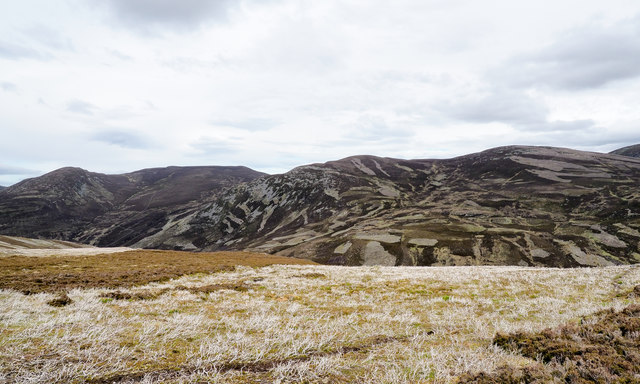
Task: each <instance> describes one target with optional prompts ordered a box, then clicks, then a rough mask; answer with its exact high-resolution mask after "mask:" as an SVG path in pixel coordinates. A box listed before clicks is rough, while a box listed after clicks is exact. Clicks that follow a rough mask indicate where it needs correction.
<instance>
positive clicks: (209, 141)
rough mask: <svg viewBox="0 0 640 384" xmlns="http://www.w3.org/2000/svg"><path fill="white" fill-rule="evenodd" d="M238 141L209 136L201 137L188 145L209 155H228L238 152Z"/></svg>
mask: <svg viewBox="0 0 640 384" xmlns="http://www.w3.org/2000/svg"><path fill="white" fill-rule="evenodd" d="M240 141H241V139H238V140H229V139H224V140H221V139H215V138H211V137H201V138H200V139H199V140H198V141H196V142H193V143H191V144H190V146H191V147H192V148H193V149H195V150H196V151H197V152H199V153H200V154H202V153H206V154H211V155H214V156H215V155H229V154H233V153H237V152H240Z"/></svg>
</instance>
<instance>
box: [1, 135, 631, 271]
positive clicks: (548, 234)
mask: <svg viewBox="0 0 640 384" xmlns="http://www.w3.org/2000/svg"><path fill="white" fill-rule="evenodd" d="M177 168H180V167H177ZM163 169H164V171H162V172H160V173H163V172H164V173H163V175H164V176H163V175H159V176H158V177H160V176H163V177H160V179H159V180H162V181H163V182H164V183H165V184H166V185H165V187H164V188H168V189H162V188H160V187H158V185H157V183H156V184H153V183H152V184H153V185H155V187H154V188H150V189H146V190H145V188H142V189H140V187H139V186H138V187H135V188H134V190H135V191H134V193H131V191H130V190H129V189H130V188H132V187H131V185H130V184H127V183H124V182H123V179H117V180H116V179H113V180H111V179H110V180H111V182H112V183H115V184H109V183H108V182H107V181H108V180H103V182H102V183H98V184H99V185H98V186H97V187H96V188H97V189H99V188H98V187H99V186H102V187H104V188H105V189H107V190H109V188H111V186H113V185H119V189H118V188H116V189H117V190H112V194H113V196H114V198H113V199H112V200H109V202H111V204H112V205H110V206H106V208H107V209H106V210H105V212H102V213H98V214H96V215H94V216H92V217H91V218H90V220H85V221H84V222H83V223H82V225H75V227H74V230H66V231H58V232H57V233H52V234H53V235H54V236H57V238H61V239H64V240H74V241H80V242H85V243H90V244H92V245H98V246H123V245H124V246H133V247H144V248H163V249H182V250H205V251H213V250H225V249H229V250H239V249H247V250H254V251H262V252H268V253H275V254H281V255H285V256H295V257H301V258H308V259H311V260H314V261H317V262H322V263H327V264H344V265H361V264H365V265H374V264H375V265H476V264H500V265H502V264H510V265H514V264H515V265H518V264H519V265H547V266H560V267H569V266H580V265H613V264H622V263H636V262H640V252H639V250H638V246H639V243H640V232H639V229H640V218H639V217H638V216H640V196H639V194H638V192H637V190H638V188H637V187H638V184H639V183H638V180H640V159H637V158H633V157H623V156H619V155H617V154H602V153H597V152H584V151H577V150H572V149H569V148H555V147H531V146H506V147H498V148H492V149H488V150H486V151H482V152H478V153H474V154H470V155H464V156H458V157H455V158H451V159H433V160H429V159H424V160H422V159H417V160H403V159H394V158H388V157H377V156H369V155H362V156H351V157H347V158H344V159H340V160H335V161H329V162H326V163H314V164H308V165H303V166H300V167H296V168H294V169H292V170H291V171H289V172H286V173H283V174H278V175H266V174H261V173H257V172H255V171H253V172H251V171H252V170H248V169H245V171H244V173H243V175H244V178H242V177H236V176H234V177H231V176H232V175H231V174H228V175H227V176H229V177H230V178H228V179H224V178H222V179H224V180H226V181H225V182H220V183H217V184H216V183H211V182H205V183H203V180H206V179H207V177H204V176H202V175H200V176H201V177H199V178H198V177H195V179H194V178H188V177H187V178H185V177H184V176H182V179H180V180H183V181H187V182H188V183H190V182H191V181H190V180H199V182H201V183H202V184H199V185H200V187H198V188H196V189H197V191H198V192H199V193H189V194H188V196H186V197H188V198H187V199H185V198H183V199H178V201H173V200H171V198H169V197H170V196H173V194H178V195H179V194H180V193H184V191H183V189H184V188H181V187H180V183H179V180H177V179H175V180H174V179H173V178H170V177H167V175H168V174H170V173H171V172H170V171H168V170H167V169H168V168H163ZM236 171H237V170H236ZM136 172H142V171H136ZM136 172H132V173H130V174H127V175H132V174H135V173H136ZM158 172H159V171H157V172H156V173H158ZM187 173H188V172H187ZM143 174H144V175H145V177H146V178H147V179H149V178H153V177H155V176H152V174H153V172H149V171H148V170H147V171H145V172H143ZM120 176H121V175H120ZM138 176H140V175H138ZM192 176H193V175H192ZM93 177H94V179H95V178H98V179H100V177H99V176H93ZM129 177H130V178H131V177H132V176H129ZM132 178H133V179H135V178H136V177H132ZM143 178H144V177H143ZM125 179H126V177H125ZM127 180H129V179H127ZM129 182H131V181H130V180H129ZM118 183H124V184H118ZM182 187H184V185H183V186H182ZM136 188H137V189H136ZM9 190H10V191H12V190H11V188H10V189H9ZM87 191H89V192H91V191H93V189H91V188H88V189H87ZM123 191H125V192H126V193H125V192H123ZM127 191H128V192H127ZM170 191H174V192H170ZM89 192H85V193H89ZM8 194H10V193H7V192H6V191H2V192H0V212H6V211H5V207H6V204H7V198H6V196H7V195H8ZM158 194H159V196H165V197H166V198H161V199H160V201H161V202H164V204H159V205H154V202H153V201H154V197H153V196H156V195H158ZM89 195H91V194H90V193H89ZM104 195H105V194H98V197H101V196H104ZM121 195H122V196H125V197H126V196H129V197H128V198H126V199H124V200H122V201H120V200H118V198H117V197H118V196H121ZM131 196H133V197H131ZM14 197H15V198H16V199H9V200H10V201H14V200H16V201H17V203H20V204H17V205H16V207H18V208H19V206H20V205H21V204H22V203H24V202H25V201H29V200H28V199H27V200H25V199H24V196H22V197H20V196H14ZM116 200H117V201H119V203H118V204H114V203H113V202H115V201H116ZM16 201H14V202H16ZM99 203H100V200H99V199H94V200H92V201H91V204H88V205H87V207H93V206H94V205H95V206H97V208H104V207H105V205H100V204H99ZM92 204H93V205H92ZM22 207H23V210H27V211H28V208H29V204H26V206H25V205H24V204H22ZM32 208H33V207H32ZM76 208H77V207H76ZM16 209H17V208H16ZM2 216H4V214H3V215H1V216H0V233H5V234H15V233H6V232H7V230H8V226H7V225H8V224H7V220H3V219H2ZM23 216H24V215H23ZM76 224H78V223H76ZM31 225H32V226H33V223H32V224H31ZM28 227H29V226H28V225H27V226H23V227H22V230H26V231H28V230H29V228H28ZM22 234H23V235H24V233H22ZM17 235H20V233H18V234H17ZM40 235H41V236H42V234H40Z"/></svg>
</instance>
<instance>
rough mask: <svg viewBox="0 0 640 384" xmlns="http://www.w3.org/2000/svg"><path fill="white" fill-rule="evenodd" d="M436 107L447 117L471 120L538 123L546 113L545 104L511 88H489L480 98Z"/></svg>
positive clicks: (475, 121) (544, 117)
mask: <svg viewBox="0 0 640 384" xmlns="http://www.w3.org/2000/svg"><path fill="white" fill-rule="evenodd" d="M439 109H440V110H441V111H442V112H444V113H445V114H446V115H448V116H450V117H453V118H455V119H458V120H462V121H466V122H470V123H493V122H501V123H508V124H515V125H530V124H540V123H543V122H544V121H545V119H546V116H547V114H548V110H547V108H546V106H545V105H543V104H542V103H540V102H539V101H537V100H534V99H533V98H531V97H530V96H528V95H526V94H524V93H522V92H518V91H511V90H491V91H490V92H489V93H488V94H486V95H483V96H482V97H478V98H472V99H462V100H458V101H456V102H448V103H446V104H443V105H441V106H440V108H439Z"/></svg>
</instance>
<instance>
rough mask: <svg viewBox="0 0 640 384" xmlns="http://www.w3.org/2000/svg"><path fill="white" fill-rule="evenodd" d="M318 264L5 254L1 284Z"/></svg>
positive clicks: (206, 256)
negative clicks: (244, 267) (240, 267)
mask: <svg viewBox="0 0 640 384" xmlns="http://www.w3.org/2000/svg"><path fill="white" fill-rule="evenodd" d="M272 264H315V263H313V262H310V261H306V260H301V259H294V258H289V257H282V256H273V255H267V254H264V253H252V252H209V253H194V252H179V251H157V250H153V251H152V250H132V251H127V252H118V253H111V254H103V255H88V256H68V255H61V256H48V257H29V256H7V257H0V289H14V290H17V291H21V292H23V293H27V294H33V293H39V292H56V291H61V290H62V291H67V290H71V289H75V288H116V287H131V286H134V285H140V284H146V283H150V282H155V281H164V280H168V279H171V278H176V277H180V276H183V275H188V274H194V273H213V272H219V271H228V270H232V269H233V268H235V266H237V265H243V266H250V267H262V266H266V265H272Z"/></svg>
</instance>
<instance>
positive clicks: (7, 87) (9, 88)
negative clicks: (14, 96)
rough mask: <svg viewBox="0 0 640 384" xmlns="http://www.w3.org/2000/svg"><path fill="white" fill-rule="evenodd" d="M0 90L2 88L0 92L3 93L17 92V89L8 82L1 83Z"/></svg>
mask: <svg viewBox="0 0 640 384" xmlns="http://www.w3.org/2000/svg"><path fill="white" fill-rule="evenodd" d="M0 88H2V90H3V91H5V92H13V93H17V92H18V87H17V86H16V85H15V84H13V83H10V82H8V81H3V82H2V83H0Z"/></svg>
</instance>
